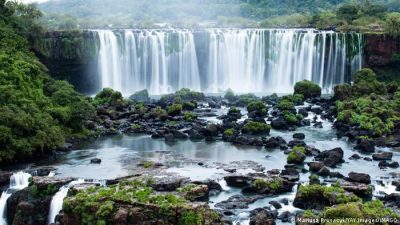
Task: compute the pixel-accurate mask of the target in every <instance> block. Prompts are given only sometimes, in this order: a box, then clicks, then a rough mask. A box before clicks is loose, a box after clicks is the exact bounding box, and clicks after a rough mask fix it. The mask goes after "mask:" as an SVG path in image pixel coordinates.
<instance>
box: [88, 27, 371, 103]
mask: <svg viewBox="0 0 400 225" xmlns="http://www.w3.org/2000/svg"><path fill="white" fill-rule="evenodd" d="M95 32H96V33H97V34H98V37H99V43H100V46H99V73H100V80H101V86H102V87H103V88H105V87H111V88H113V89H116V90H119V91H121V92H122V93H123V94H124V95H130V94H132V93H134V92H136V91H139V90H142V89H148V90H149V92H150V93H151V94H154V95H159V94H165V93H170V92H173V91H176V90H178V89H180V88H190V89H192V90H196V91H203V92H208V93H221V92H224V91H225V90H227V89H228V88H231V89H232V90H233V91H235V92H238V93H248V92H252V93H273V92H276V93H291V92H292V91H293V86H294V84H295V83H296V82H297V81H300V80H303V79H307V80H312V81H314V82H316V83H318V84H319V85H320V86H321V87H323V90H324V92H325V93H329V92H331V90H332V87H333V86H334V85H335V84H338V83H342V82H345V81H348V80H349V77H351V75H352V74H353V73H354V72H355V71H357V70H359V69H361V68H362V59H363V50H362V49H363V35H362V34H358V33H349V34H345V33H336V32H333V31H317V30H314V29H210V30H201V31H190V30H122V31H111V30H98V31H95ZM199 34H203V35H199ZM204 34H205V35H204Z"/></svg>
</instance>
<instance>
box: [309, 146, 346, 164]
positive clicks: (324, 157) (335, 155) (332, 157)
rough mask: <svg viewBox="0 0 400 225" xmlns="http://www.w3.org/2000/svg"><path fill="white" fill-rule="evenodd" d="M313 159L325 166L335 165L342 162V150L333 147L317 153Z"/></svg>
mask: <svg viewBox="0 0 400 225" xmlns="http://www.w3.org/2000/svg"><path fill="white" fill-rule="evenodd" d="M315 159H316V160H317V161H322V162H324V164H325V165H326V166H329V167H335V166H336V165H337V164H339V163H342V162H344V160H343V150H342V149H341V148H334V149H332V150H328V151H323V152H321V153H320V154H318V155H317V156H316V157H315Z"/></svg>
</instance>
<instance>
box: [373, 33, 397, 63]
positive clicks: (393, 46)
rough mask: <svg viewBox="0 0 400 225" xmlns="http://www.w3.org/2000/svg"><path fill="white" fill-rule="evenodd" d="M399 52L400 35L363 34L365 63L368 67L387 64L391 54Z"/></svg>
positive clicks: (390, 59) (389, 61)
mask: <svg viewBox="0 0 400 225" xmlns="http://www.w3.org/2000/svg"><path fill="white" fill-rule="evenodd" d="M399 52H400V37H399V38H393V37H390V36H388V35H384V34H366V35H365V64H366V65H367V66H370V67H382V66H388V65H389V64H390V63H391V61H392V57H393V55H395V54H396V53H399Z"/></svg>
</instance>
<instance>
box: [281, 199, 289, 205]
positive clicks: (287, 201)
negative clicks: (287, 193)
mask: <svg viewBox="0 0 400 225" xmlns="http://www.w3.org/2000/svg"><path fill="white" fill-rule="evenodd" d="M280 202H281V203H282V204H284V205H289V199H287V198H282V199H281V200H280Z"/></svg>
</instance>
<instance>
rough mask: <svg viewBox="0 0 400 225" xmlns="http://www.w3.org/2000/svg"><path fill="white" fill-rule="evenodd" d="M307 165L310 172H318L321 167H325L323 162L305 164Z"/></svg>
mask: <svg viewBox="0 0 400 225" xmlns="http://www.w3.org/2000/svg"><path fill="white" fill-rule="evenodd" d="M307 165H308V167H309V169H310V171H311V172H318V171H320V170H321V169H322V168H323V167H325V164H324V163H323V162H309V163H307Z"/></svg>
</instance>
